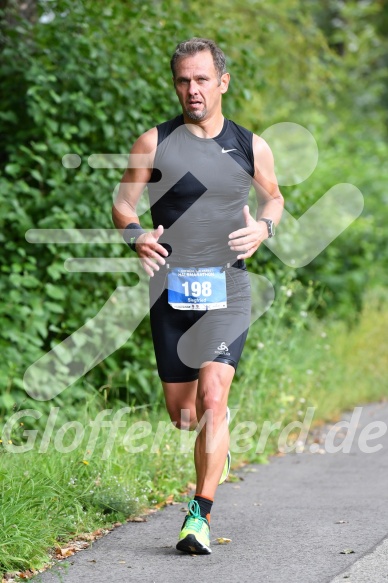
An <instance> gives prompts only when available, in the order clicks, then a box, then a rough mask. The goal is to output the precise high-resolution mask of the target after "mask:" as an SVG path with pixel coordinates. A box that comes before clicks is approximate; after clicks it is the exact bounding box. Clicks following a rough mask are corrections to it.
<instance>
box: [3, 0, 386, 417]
mask: <svg viewBox="0 0 388 583" xmlns="http://www.w3.org/2000/svg"><path fill="white" fill-rule="evenodd" d="M317 6H318V3H315V2H311V3H310V5H309V7H308V8H306V3H302V2H301V1H299V0H296V1H295V2H288V1H286V0H282V1H281V2H277V3H268V4H267V5H266V7H265V8H264V7H263V5H262V3H259V2H250V3H249V5H248V4H246V5H244V6H243V7H237V6H236V5H234V3H233V2H229V3H228V12H227V13H228V16H227V17H225V14H226V13H225V6H224V3H223V4H222V5H221V3H218V2H215V3H214V4H213V5H212V6H211V7H210V6H209V7H207V8H205V9H204V8H202V7H190V11H189V10H182V4H181V2H177V1H171V2H161V3H143V2H140V0H134V1H131V2H128V3H122V2H118V1H115V0H109V1H108V2H105V3H104V6H103V7H101V6H100V5H99V4H96V3H93V2H91V1H89V0H85V1H83V2H81V1H79V2H70V1H69V0H54V1H53V2H50V3H47V4H46V3H39V4H38V5H37V6H36V15H35V16H34V17H32V18H30V20H27V19H26V18H24V17H21V16H20V15H19V12H18V5H17V3H16V2H8V7H7V8H6V10H5V11H4V12H3V14H2V29H1V65H0V83H1V87H2V97H1V111H0V135H1V143H2V151H1V154H0V164H1V170H2V173H1V176H0V202H1V204H0V225H1V232H0V237H1V243H2V246H1V249H0V255H1V263H2V267H1V270H2V275H3V277H2V279H1V283H0V290H1V297H2V298H3V301H2V303H1V306H0V326H1V330H2V332H1V338H0V350H1V353H2V355H3V360H2V363H1V365H0V384H1V387H2V389H3V390H2V394H1V396H0V410H2V411H6V410H9V409H10V407H12V406H13V404H14V402H17V403H20V401H21V400H22V399H24V392H23V391H22V389H23V385H22V377H23V374H24V371H25V370H26V368H27V367H28V366H29V365H30V364H31V363H33V362H35V361H36V360H37V359H38V358H39V357H40V356H41V355H42V354H44V353H45V352H47V351H49V350H50V349H52V348H53V347H54V346H55V345H57V344H58V343H59V342H61V341H62V340H64V339H65V338H66V337H67V336H69V335H70V334H72V333H73V332H74V331H75V330H77V329H79V328H80V327H81V326H82V325H83V324H84V323H85V322H87V321H88V320H90V319H91V318H93V317H94V316H95V315H96V314H97V313H98V312H99V311H100V310H101V309H102V308H103V306H104V304H105V302H106V301H107V300H108V298H109V297H110V296H111V294H112V293H113V292H114V290H115V289H116V287H117V286H129V285H131V284H132V283H133V279H131V276H130V275H129V274H98V273H72V272H68V271H67V270H66V269H65V267H64V261H65V260H66V259H67V258H69V257H71V256H75V257H104V256H105V257H119V256H123V257H125V256H129V251H128V249H127V248H126V246H125V245H122V244H112V245H111V246H107V245H86V244H73V245H71V246H70V245H59V244H53V243H51V244H46V245H44V244H31V243H28V242H27V241H26V238H25V233H26V232H27V231H28V230H29V229H71V228H76V229H80V228H85V229H91V228H103V229H110V228H112V223H111V219H110V207H111V203H112V195H113V191H114V188H115V186H116V184H117V182H118V181H119V180H120V176H121V171H120V170H118V169H92V168H91V167H90V166H89V165H88V157H89V156H90V154H94V153H122V154H126V153H128V151H129V148H130V146H131V144H132V143H133V141H134V140H135V138H136V137H137V136H138V135H139V134H140V133H142V132H143V131H144V130H145V129H147V128H149V127H151V126H153V125H155V124H156V123H158V122H160V121H162V120H164V119H166V118H169V117H172V116H173V115H175V114H176V113H177V112H178V108H177V102H176V99H175V98H174V95H173V91H172V86H171V81H170V73H169V56H170V54H171V52H172V50H173V48H174V46H175V44H176V43H177V42H178V41H179V40H182V39H183V38H188V37H190V36H193V35H206V36H212V37H214V38H215V39H216V40H217V41H218V42H219V43H220V45H221V46H222V47H223V48H224V49H225V50H226V52H227V54H229V55H230V61H229V62H230V67H231V70H232V83H231V88H230V92H229V93H228V95H227V97H226V100H225V112H226V114H227V115H228V116H233V117H234V119H235V120H236V121H237V122H239V123H242V124H245V125H247V126H249V127H251V128H252V129H253V130H254V131H256V132H258V133H261V132H262V131H263V130H264V129H265V128H266V127H268V126H270V125H271V124H273V123H276V122H279V121H294V122H297V123H301V124H303V125H305V126H306V127H307V128H308V129H310V131H311V132H312V133H313V134H314V136H315V137H316V139H317V140H318V142H319V146H320V149H321V155H320V161H319V166H318V168H317V170H316V171H315V172H314V174H313V175H312V176H311V177H310V179H309V180H308V181H307V182H306V183H304V184H302V185H300V186H298V187H295V188H294V187H287V188H285V189H284V193H285V195H286V198H287V205H288V208H289V209H290V210H291V212H293V213H294V214H296V215H300V214H301V213H303V212H304V210H306V209H307V208H308V206H309V205H310V204H311V203H312V202H314V201H315V200H317V199H318V198H319V196H321V195H322V194H323V192H325V191H326V190H327V189H328V188H330V187H331V186H332V185H333V184H335V183H336V182H344V181H349V182H353V183H354V184H356V185H357V186H358V187H359V188H360V189H361V190H362V191H363V193H364V195H365V196H366V198H367V204H366V209H367V210H366V212H365V214H364V216H363V217H362V218H361V219H359V221H357V223H356V224H355V225H353V226H352V227H350V228H349V229H348V230H347V231H346V233H344V234H343V235H342V236H341V237H340V239H339V240H338V242H337V243H336V244H335V245H331V246H330V247H329V248H328V249H327V250H326V251H325V253H323V254H321V256H320V257H318V258H317V259H316V260H315V261H314V262H313V264H311V265H310V266H307V267H306V268H303V269H302V270H297V271H296V272H295V273H294V272H292V273H293V276H295V277H299V278H300V279H301V280H302V281H303V282H305V283H307V282H308V281H309V280H311V279H312V280H314V281H316V283H317V284H318V285H320V286H322V287H323V288H324V290H325V291H324V292H323V298H324V301H323V302H322V304H321V308H320V309H321V311H322V310H324V309H326V310H327V309H331V310H333V309H335V310H337V311H338V313H339V314H340V315H342V316H343V315H345V316H348V315H349V313H350V312H352V310H353V306H359V305H360V304H361V298H362V294H363V291H364V289H365V287H366V286H367V285H368V284H369V283H370V280H371V279H372V280H381V278H382V277H383V276H382V273H384V269H385V268H386V265H387V251H386V248H387V246H386V243H385V235H384V233H383V225H384V220H385V216H386V204H387V200H386V199H384V197H383V194H382V193H383V184H384V182H385V181H386V176H383V175H382V171H381V160H382V159H383V157H384V155H386V147H385V146H384V143H383V137H382V136H383V133H382V127H381V126H382V122H383V120H384V119H385V117H384V116H385V113H384V111H383V110H382V109H381V100H382V99H383V97H384V91H385V85H384V74H383V72H384V71H385V70H386V69H385V68H384V67H385V63H384V62H383V61H382V56H381V55H382V53H383V51H382V49H383V47H384V46H385V45H384V41H383V34H382V32H381V31H380V32H379V34H377V32H376V35H375V36H374V37H373V35H371V31H374V30H375V28H376V18H377V15H376V11H372V12H371V11H369V12H368V11H367V9H366V8H365V9H364V11H362V10H361V8H359V9H356V7H355V6H353V4H352V6H353V12H352V10H351V9H350V7H349V6H348V5H347V8H346V15H345V16H344V25H343V28H342V29H341V31H336V34H337V37H338V35H339V33H340V32H341V34H342V37H341V39H342V40H341V43H342V45H343V50H342V54H340V55H339V54H338V51H337V50H335V49H336V47H337V45H336V44H335V43H336V40H335V39H334V41H333V37H332V34H333V31H332V30H326V28H327V27H326V24H325V23H323V21H322V18H319V16H320V13H319V11H318V8H317ZM338 6H339V7H340V8H339V9H340V10H345V8H344V7H342V8H341V6H342V4H340V3H339V4H338ZM381 10H383V8H381ZM259 14H260V27H258V25H257V17H258V15H259ZM364 17H366V18H367V19H369V20H368V27H367V28H368V31H369V33H368V34H367V33H366V32H365V30H364V28H363V27H362V26H361V23H362V18H364ZM255 19H256V20H255ZM325 27H326V28H325ZM374 27H375V28H374ZM352 31H353V33H354V34H353V37H352V35H351V32H352ZM376 31H377V29H376ZM325 35H326V36H325ZM337 37H336V38H337ZM351 38H353V40H354V38H358V39H359V40H360V46H361V48H362V49H363V52H362V55H363V57H362V59H363V60H362V69H361V70H360V71H357V68H356V65H355V54H354V52H353V53H352V50H353V49H352V50H348V51H347V50H345V49H346V47H347V46H348V45H349V46H350V40H349V39H351ZM337 40H338V39H337ZM347 43H348V44H347ZM330 44H331V45H332V47H334V49H333V48H331V47H330ZM372 65H373V66H372ZM361 78H363V84H362V85H360V82H359V81H360V79H361ZM364 87H369V93H368V92H367V91H366V90H365V89H364ZM351 92H352V95H350V93H351ZM354 97H355V99H354ZM371 105H372V106H373V115H372V113H371ZM349 128H351V129H349ZM370 129H372V132H370V131H368V130H370ZM69 153H73V154H77V155H79V156H80V159H81V165H80V167H79V168H70V169H69V168H65V167H64V166H63V164H62V158H63V156H65V155H66V154H69ZM355 161H356V162H355ZM144 224H145V225H146V226H149V225H150V223H149V216H148V215H145V217H144ZM250 265H251V268H252V269H253V270H254V271H256V272H259V273H265V274H266V275H267V276H268V277H269V278H270V279H271V281H272V282H273V283H274V284H275V285H281V283H282V282H283V280H284V278H289V277H290V273H291V272H290V270H289V268H287V267H286V266H284V265H283V264H282V263H281V262H280V261H279V260H277V259H276V258H274V257H273V255H272V254H271V253H270V252H269V251H266V250H263V251H262V252H261V253H260V254H258V255H257V257H255V258H254V259H253V260H252V261H251V262H250ZM370 266H373V269H372V270H371V269H370ZM80 353H81V354H82V350H80ZM151 355H152V350H151V342H150V335H149V332H148V327H147V322H146V321H145V322H144V324H143V325H142V326H141V327H140V328H139V329H138V330H137V332H136V335H135V337H134V338H133V339H131V340H130V341H128V342H127V343H126V344H125V346H123V347H122V348H121V349H120V350H118V351H116V352H115V353H114V354H113V355H112V356H110V357H109V358H107V359H106V360H105V361H103V362H102V363H100V364H99V365H98V366H96V367H95V368H94V369H92V370H91V371H90V372H89V373H87V374H86V375H85V376H84V379H83V381H81V382H80V383H78V384H77V386H76V387H73V388H72V389H71V392H68V391H66V392H65V393H64V394H63V395H62V396H61V399H62V400H63V402H64V403H68V404H70V403H72V404H74V403H76V402H77V399H79V400H80V401H81V400H82V399H83V396H84V391H87V390H88V387H89V386H94V387H96V388H99V387H101V388H102V389H101V390H102V391H105V394H106V395H107V396H109V395H111V394H115V395H116V396H120V397H121V398H125V399H128V400H129V401H131V402H156V401H157V400H158V399H159V398H160V389H159V386H158V382H157V378H156V375H155V371H154V361H153V356H151ZM85 358H87V355H85ZM150 359H151V360H150ZM64 364H65V363H64ZM53 382H55V377H54V378H53Z"/></svg>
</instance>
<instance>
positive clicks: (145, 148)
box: [112, 128, 167, 276]
mask: <svg viewBox="0 0 388 583" xmlns="http://www.w3.org/2000/svg"><path fill="white" fill-rule="evenodd" d="M156 146H157V129H156V128H152V129H151V130H149V131H148V132H146V133H145V134H143V135H142V136H140V138H139V139H138V140H137V141H136V142H135V144H134V146H133V148H132V150H131V154H130V157H129V163H128V168H127V169H126V170H125V172H124V175H123V177H122V179H121V182H120V186H119V191H118V194H117V197H116V200H115V201H114V203H113V207H112V219H113V223H114V225H115V227H116V228H117V229H120V230H122V231H123V230H124V229H125V227H126V226H127V225H129V224H130V223H139V218H138V216H137V213H136V207H137V204H138V202H139V199H140V197H141V195H142V193H143V191H144V189H145V187H146V186H147V183H148V182H149V180H150V178H151V173H152V165H153V161H154V156H155V151H156ZM162 233H163V227H162V226H161V225H159V227H158V228H157V229H156V230H155V231H152V232H150V233H145V234H143V235H141V236H140V237H139V238H138V240H137V242H136V251H137V253H138V255H139V257H140V259H141V261H142V265H143V268H144V270H145V271H146V273H148V275H150V276H153V275H154V271H158V270H159V266H158V263H160V264H161V265H164V263H165V260H164V259H163V256H166V255H167V251H166V250H165V248H164V247H162V245H160V244H159V243H158V239H159V237H160V236H161V235H162Z"/></svg>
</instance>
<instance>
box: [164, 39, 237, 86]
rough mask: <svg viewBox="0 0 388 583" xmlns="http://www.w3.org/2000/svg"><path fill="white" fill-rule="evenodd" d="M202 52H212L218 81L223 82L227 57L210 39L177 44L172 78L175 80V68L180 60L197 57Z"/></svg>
mask: <svg viewBox="0 0 388 583" xmlns="http://www.w3.org/2000/svg"><path fill="white" fill-rule="evenodd" d="M202 51H210V53H211V55H212V57H213V62H214V67H215V69H216V71H217V76H218V79H219V81H221V76H222V75H223V74H224V73H226V59H225V55H224V53H223V51H222V50H221V49H220V47H219V46H217V45H216V43H215V42H214V41H213V40H211V39H209V38H198V37H194V38H190V39H189V40H184V41H182V42H180V43H179V44H177V46H176V49H175V52H174V54H173V56H172V57H171V61H170V65H171V71H172V76H173V77H174V78H175V66H176V63H177V61H178V59H181V58H183V57H189V56H191V55H196V54H197V53H200V52H202Z"/></svg>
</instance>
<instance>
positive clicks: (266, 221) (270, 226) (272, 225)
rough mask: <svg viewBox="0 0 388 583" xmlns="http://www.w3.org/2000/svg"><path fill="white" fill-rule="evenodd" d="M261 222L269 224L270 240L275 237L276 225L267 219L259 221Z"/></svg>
mask: <svg viewBox="0 0 388 583" xmlns="http://www.w3.org/2000/svg"><path fill="white" fill-rule="evenodd" d="M259 221H264V222H265V223H266V224H267V229H268V239H270V238H271V237H274V236H275V223H274V222H273V220H272V219H265V218H264V217H263V218H261V219H259Z"/></svg>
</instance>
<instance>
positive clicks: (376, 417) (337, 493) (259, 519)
mask: <svg viewBox="0 0 388 583" xmlns="http://www.w3.org/2000/svg"><path fill="white" fill-rule="evenodd" d="M354 413H355V410H353V411H350V412H349V413H347V414H346V415H344V417H343V421H350V420H351V419H352V415H354ZM353 418H354V417H353ZM376 422H378V423H377V424H376ZM371 423H373V424H374V425H373V426H371V425H370V424H371ZM387 426H388V402H382V403H378V404H373V405H366V406H363V407H362V409H361V416H360V419H359V422H358V426H357V429H356V431H355V433H354V434H353V439H352V446H351V449H350V451H349V452H348V453H344V452H343V451H341V450H340V451H337V452H331V453H330V452H327V451H326V452H325V453H323V452H324V451H325V447H326V446H325V439H326V436H327V434H328V432H329V430H330V426H325V427H324V428H322V429H321V430H320V433H319V434H317V433H315V435H313V436H310V438H309V441H308V442H307V447H306V448H305V450H304V452H303V453H295V452H294V453H288V454H285V455H284V456H280V457H279V456H274V457H272V458H271V459H270V463H269V464H267V465H251V466H246V467H245V468H243V469H242V470H240V471H238V472H237V475H239V476H240V477H241V478H242V479H241V481H239V482H238V483H236V482H228V483H225V484H224V485H222V486H221V487H220V488H219V489H218V491H217V497H216V501H215V504H214V506H213V512H212V523H211V539H212V545H211V546H212V554H211V555H206V556H204V555H202V556H193V555H187V554H183V553H180V552H179V551H177V550H176V549H175V544H176V542H177V536H178V532H179V529H180V527H181V524H182V521H183V518H184V510H185V506H184V505H183V504H178V505H173V506H168V507H166V508H164V509H163V510H161V511H159V512H157V513H155V514H152V515H150V516H149V517H148V519H147V522H139V523H135V522H129V523H126V524H125V525H123V526H121V527H118V528H116V529H115V530H113V531H112V532H111V533H109V534H108V535H107V536H106V537H104V538H102V539H100V540H98V541H96V542H95V543H93V545H92V546H91V547H90V548H88V549H87V550H84V551H81V552H80V553H77V554H76V555H73V556H72V557H70V558H69V559H66V560H64V561H62V562H61V563H59V564H57V565H55V566H54V567H53V568H52V569H51V570H50V571H46V572H45V573H42V574H40V575H38V576H37V577H35V578H34V579H33V581H34V582H36V581H41V582H42V583H49V582H55V583H58V581H63V582H64V583H80V582H93V583H100V582H101V583H107V582H113V583H119V582H120V583H121V582H127V581H128V582H136V583H137V582H139V583H140V582H141V583H197V582H198V581H200V582H201V583H210V582H212V583H213V582H215V583H245V582H249V583H250V582H259V583H261V582H263V583H264V582H265V583H339V582H342V581H343V582H351V583H387V582H388V453H387V452H388V430H387ZM365 427H367V429H364V428H365ZM372 427H373V428H372ZM384 427H385V430H384ZM363 429H364V431H363ZM366 431H371V433H370V435H372V434H373V433H374V432H380V436H379V435H378V434H376V433H375V435H374V439H372V438H371V437H369V441H367V442H366V441H365V436H366V433H365V432H366ZM383 433H384V434H383ZM346 435H347V430H346V429H343V430H342V433H341V432H340V433H339V434H337V438H336V439H335V440H334V442H333V443H334V446H336V445H339V444H341V443H343V439H344V436H345V437H346ZM348 435H349V436H350V435H351V434H350V432H349V433H348ZM360 436H361V438H362V439H361V441H360ZM313 439H315V441H316V442H317V443H314V444H313V445H312V448H313V449H314V448H315V449H317V450H318V451H316V452H315V453H313V452H312V451H310V447H311V444H312V440H313ZM362 443H363V444H366V445H367V446H369V447H373V446H378V445H380V446H381V447H380V448H378V451H375V452H373V453H371V452H370V453H366V452H365V451H362V449H364V450H365V447H364V445H362ZM220 537H223V538H229V539H231V542H230V543H228V544H218V543H217V542H216V539H217V538H220ZM350 551H352V552H350Z"/></svg>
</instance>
